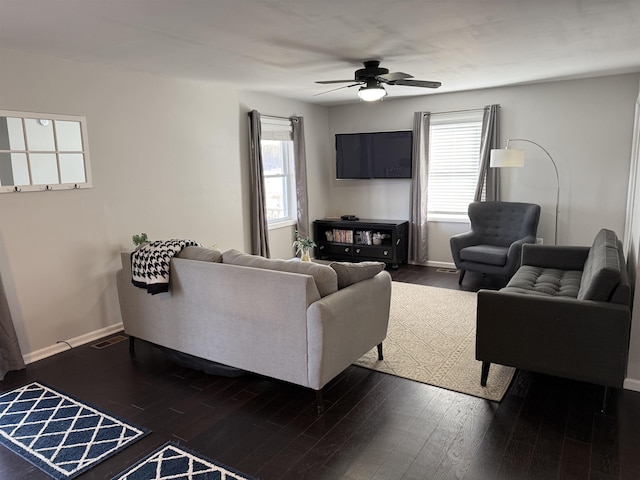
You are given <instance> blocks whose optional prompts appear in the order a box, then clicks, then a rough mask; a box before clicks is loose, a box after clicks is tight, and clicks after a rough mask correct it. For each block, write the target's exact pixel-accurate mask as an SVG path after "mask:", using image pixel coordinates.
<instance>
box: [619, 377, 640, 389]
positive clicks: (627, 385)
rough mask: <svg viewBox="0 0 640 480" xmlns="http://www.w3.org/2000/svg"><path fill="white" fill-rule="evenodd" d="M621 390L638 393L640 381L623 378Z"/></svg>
mask: <svg viewBox="0 0 640 480" xmlns="http://www.w3.org/2000/svg"><path fill="white" fill-rule="evenodd" d="M622 388H624V389H625V390H633V391H634V392H640V380H636V379H633V378H625V380H624V384H623V385H622Z"/></svg>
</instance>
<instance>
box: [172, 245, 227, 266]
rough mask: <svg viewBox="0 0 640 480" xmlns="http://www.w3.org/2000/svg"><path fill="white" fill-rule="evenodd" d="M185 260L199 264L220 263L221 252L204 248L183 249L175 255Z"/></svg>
mask: <svg viewBox="0 0 640 480" xmlns="http://www.w3.org/2000/svg"><path fill="white" fill-rule="evenodd" d="M176 257H178V258H186V259H187V260H200V261H201V262H216V263H221V262H222V252H219V251H218V250H212V249H210V248H205V247H185V248H183V249H182V250H180V253H178V254H177V255H176Z"/></svg>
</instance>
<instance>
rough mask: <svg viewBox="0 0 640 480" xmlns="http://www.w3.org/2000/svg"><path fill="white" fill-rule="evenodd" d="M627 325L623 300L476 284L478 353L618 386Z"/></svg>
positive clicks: (625, 351)
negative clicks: (519, 291)
mask: <svg viewBox="0 0 640 480" xmlns="http://www.w3.org/2000/svg"><path fill="white" fill-rule="evenodd" d="M630 325H631V318H630V311H629V307H628V306H626V305H617V304H612V303H609V302H594V301H588V300H577V299H574V298H567V297H551V296H549V297H546V296H540V295H527V294H517V293H506V292H496V291H489V290H480V292H478V311H477V332H476V358H477V359H478V360H481V361H485V362H491V363H499V364H502V365H509V366H512V367H516V368H522V369H525V370H531V371H535V372H540V373H545V374H550V375H557V376H561V377H565V378H571V379H575V380H580V381H586V382H592V383H596V384H599V385H607V386H612V387H616V388H620V387H621V386H622V383H623V381H624V377H625V373H626V364H627V354H628V346H629V332H630Z"/></svg>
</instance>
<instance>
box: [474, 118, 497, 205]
mask: <svg viewBox="0 0 640 480" xmlns="http://www.w3.org/2000/svg"><path fill="white" fill-rule="evenodd" d="M499 120H500V105H487V106H486V107H484V116H483V117H482V142H481V144H480V173H479V175H478V183H477V184H476V193H475V196H474V201H476V202H479V201H481V200H482V187H483V186H484V184H485V182H486V184H487V191H486V198H485V199H486V200H487V201H498V200H500V185H499V179H500V176H499V175H498V169H497V168H489V160H490V157H491V150H492V149H494V148H500V145H499V141H500V138H499V133H500V128H499V127H500V122H499Z"/></svg>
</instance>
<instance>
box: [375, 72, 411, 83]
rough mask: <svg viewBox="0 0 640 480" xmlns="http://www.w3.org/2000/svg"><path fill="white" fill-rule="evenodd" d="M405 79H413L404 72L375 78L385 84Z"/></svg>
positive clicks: (385, 74)
mask: <svg viewBox="0 0 640 480" xmlns="http://www.w3.org/2000/svg"><path fill="white" fill-rule="evenodd" d="M405 78H413V75H409V74H408V73H404V72H391V73H384V74H382V75H378V76H376V79H378V80H380V81H381V82H386V83H389V82H395V81H396V80H402V79H405Z"/></svg>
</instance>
